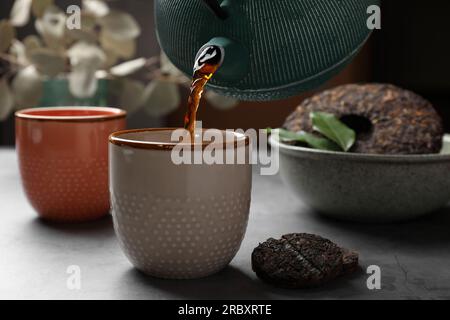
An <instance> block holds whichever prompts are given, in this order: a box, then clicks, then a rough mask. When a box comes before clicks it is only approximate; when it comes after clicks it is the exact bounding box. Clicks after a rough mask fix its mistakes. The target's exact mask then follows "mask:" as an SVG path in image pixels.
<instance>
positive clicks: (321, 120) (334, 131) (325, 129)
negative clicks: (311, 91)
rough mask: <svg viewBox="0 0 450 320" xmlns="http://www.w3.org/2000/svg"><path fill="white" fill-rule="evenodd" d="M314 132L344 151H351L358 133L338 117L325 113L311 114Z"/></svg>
mask: <svg viewBox="0 0 450 320" xmlns="http://www.w3.org/2000/svg"><path fill="white" fill-rule="evenodd" d="M310 117H311V120H312V123H313V127H314V130H315V131H317V132H320V133H321V134H322V135H324V136H325V137H327V138H328V139H330V140H332V141H334V142H335V143H337V144H338V145H339V146H340V147H341V149H342V150H344V151H346V152H347V151H349V150H350V148H351V147H352V146H353V145H354V144H355V141H356V133H355V131H354V130H352V129H350V128H349V127H347V126H346V125H345V124H344V123H343V122H342V121H340V120H339V119H338V118H337V117H336V116H334V115H333V114H330V113H324V112H311V114H310Z"/></svg>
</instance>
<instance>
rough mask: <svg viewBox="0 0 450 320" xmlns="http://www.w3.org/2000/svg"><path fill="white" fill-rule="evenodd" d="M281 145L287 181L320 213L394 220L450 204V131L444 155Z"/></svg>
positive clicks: (362, 219)
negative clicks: (394, 153)
mask: <svg viewBox="0 0 450 320" xmlns="http://www.w3.org/2000/svg"><path fill="white" fill-rule="evenodd" d="M270 143H271V145H272V147H273V148H274V147H275V148H276V147H279V149H280V173H281V177H282V179H283V181H284V182H285V184H286V185H287V186H288V187H289V189H291V190H292V191H293V192H294V193H295V194H296V195H297V196H298V197H299V198H300V199H301V200H302V201H303V202H304V203H306V204H307V205H309V206H310V207H311V208H313V209H315V210H316V211H317V212H319V213H323V214H325V215H327V216H331V217H334V218H338V219H345V220H352V221H358V222H394V221H403V220H408V219H412V218H416V217H419V216H422V215H425V214H427V213H431V212H433V211H435V210H438V209H440V208H441V207H444V206H445V205H446V204H447V203H448V202H449V200H450V136H448V135H447V136H446V137H445V138H444V148H443V151H442V153H441V154H434V155H411V156H388V155H365V154H352V153H340V152H327V151H320V150H312V149H307V148H301V147H294V146H289V145H286V144H283V143H280V142H278V140H276V138H275V137H271V140H270Z"/></svg>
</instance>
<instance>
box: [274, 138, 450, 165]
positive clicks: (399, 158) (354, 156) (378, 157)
mask: <svg viewBox="0 0 450 320" xmlns="http://www.w3.org/2000/svg"><path fill="white" fill-rule="evenodd" d="M443 141H444V143H449V144H450V134H446V135H444V138H443ZM269 142H270V145H271V146H272V147H275V148H279V149H280V151H281V152H283V153H286V154H289V155H292V156H296V157H311V158H312V157H314V158H316V159H325V158H327V159H330V158H334V159H336V160H343V161H366V162H382V163H410V164H414V163H424V162H450V154H416V155H382V154H363V153H346V152H337V151H326V150H318V149H310V148H304V147H298V146H291V145H288V144H285V143H282V142H280V141H279V140H277V139H276V138H275V137H274V136H271V137H270V139H269Z"/></svg>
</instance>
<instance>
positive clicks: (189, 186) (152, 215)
mask: <svg viewBox="0 0 450 320" xmlns="http://www.w3.org/2000/svg"><path fill="white" fill-rule="evenodd" d="M251 173H252V172H251V166H250V165H212V166H208V165H181V166H176V165H174V164H173V163H172V162H171V158H170V151H156V150H143V149H134V148H131V147H123V146H116V145H112V144H111V145H110V193H111V205H112V215H113V220H114V228H115V231H116V234H117V237H118V240H119V244H120V246H121V248H122V250H123V252H124V253H125V255H126V256H127V258H128V259H129V260H130V262H131V263H132V264H133V265H134V266H135V267H136V268H137V269H139V270H140V271H142V272H144V273H146V274H148V275H150V276H153V277H157V278H163V279H195V278H202V277H206V276H209V275H212V274H214V273H216V272H218V271H220V270H222V269H223V268H225V267H226V266H227V265H228V264H229V263H230V262H231V261H232V259H233V258H234V257H235V255H236V253H237V252H238V250H239V248H240V245H241V242H242V240H243V238H244V235H245V231H246V228H247V223H248V217H249V210H250V199H251V180H252V178H251Z"/></svg>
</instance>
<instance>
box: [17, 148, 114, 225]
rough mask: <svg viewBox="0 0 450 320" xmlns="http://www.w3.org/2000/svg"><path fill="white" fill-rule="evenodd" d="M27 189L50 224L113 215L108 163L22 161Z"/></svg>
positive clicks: (95, 161) (39, 159) (81, 160)
mask: <svg viewBox="0 0 450 320" xmlns="http://www.w3.org/2000/svg"><path fill="white" fill-rule="evenodd" d="M21 172H22V178H23V186H24V189H25V192H26V194H27V197H28V199H29V200H30V202H31V204H32V206H33V207H34V208H35V209H36V210H37V211H38V212H39V215H40V216H41V217H42V218H44V219H48V220H53V221H61V222H75V221H87V220H93V219H97V218H100V217H102V216H104V215H106V214H108V212H109V206H110V205H109V193H108V159H107V158H106V157H104V158H100V159H90V160H85V159H41V158H36V157H32V156H28V157H25V156H24V157H21Z"/></svg>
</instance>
